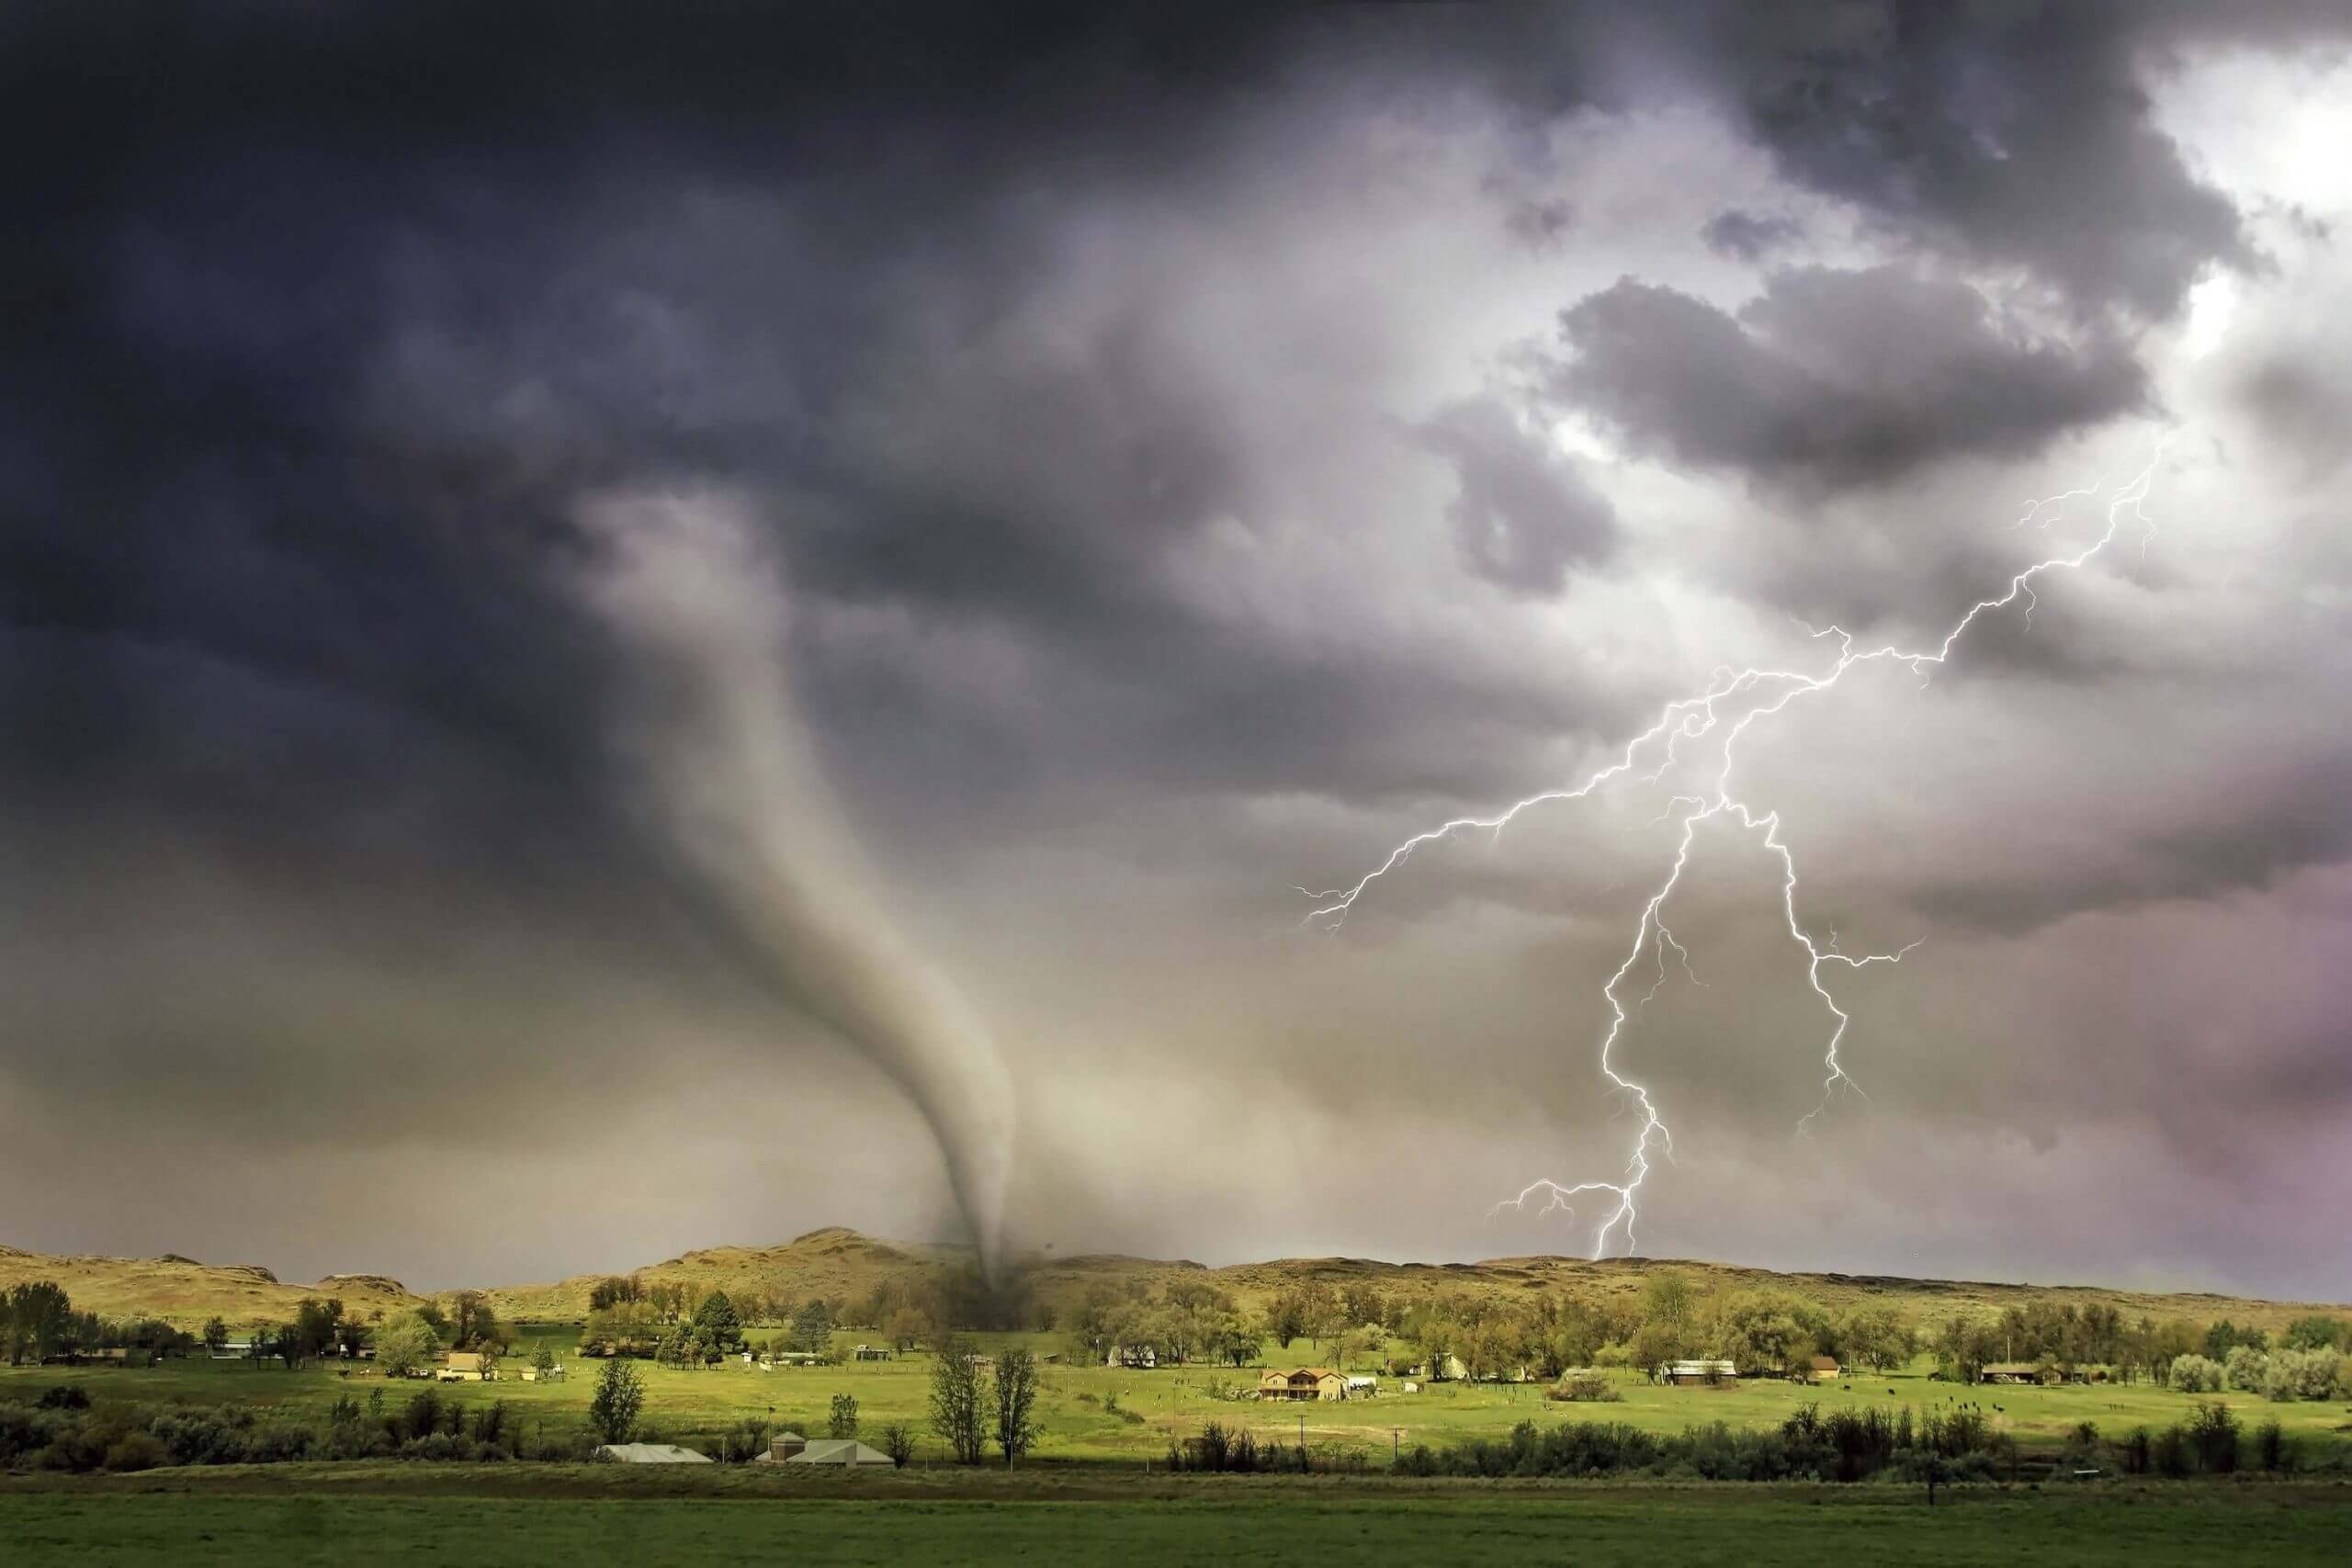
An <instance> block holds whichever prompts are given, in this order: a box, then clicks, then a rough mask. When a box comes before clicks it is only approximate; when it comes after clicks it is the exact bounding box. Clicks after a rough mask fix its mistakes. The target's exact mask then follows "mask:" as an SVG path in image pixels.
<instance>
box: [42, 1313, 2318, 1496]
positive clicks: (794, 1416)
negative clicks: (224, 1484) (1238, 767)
mask: <svg viewBox="0 0 2352 1568" xmlns="http://www.w3.org/2000/svg"><path fill="white" fill-rule="evenodd" d="M574 1337H575V1336H574V1333H573V1331H572V1329H571V1327H570V1326H569V1325H560V1326H559V1325H522V1327H521V1328H520V1329H519V1330H518V1339H517V1344H516V1347H515V1351H514V1353H513V1354H511V1355H510V1356H509V1357H508V1359H507V1361H506V1366H507V1369H508V1371H509V1374H510V1375H509V1376H508V1377H506V1378H504V1379H502V1380H501V1381H500V1382H496V1383H492V1384H488V1385H483V1384H473V1383H467V1384H454V1385H453V1384H436V1385H433V1386H435V1387H437V1388H438V1389H439V1391H440V1392H441V1393H444V1394H445V1395H447V1396H451V1397H454V1398H457V1399H458V1400H460V1401H463V1402H465V1403H468V1404H473V1403H487V1402H488V1401H490V1400H492V1399H501V1400H504V1401H506V1402H507V1404H508V1405H509V1406H510V1407H511V1408H512V1410H513V1411H514V1412H515V1414H516V1415H517V1416H519V1417H520V1418H521V1420H522V1423H523V1427H524V1430H525V1431H526V1432H527V1433H531V1434H533V1435H535V1436H546V1437H550V1438H553V1437H561V1436H566V1435H569V1434H571V1433H573V1432H576V1431H579V1430H581V1429H582V1428H584V1427H585V1424H586V1416H587V1408H588V1401H589V1398H590V1396H591V1394H592V1393H594V1386H595V1379H596V1373H597V1370H598V1366H599V1363H597V1362H595V1361H593V1360H588V1359H583V1358H581V1357H577V1356H575V1355H573V1354H572V1353H571V1347H572V1344H573V1342H574ZM858 1337H859V1336H857V1335H855V1334H852V1333H845V1334H843V1335H842V1336H841V1337H840V1344H839V1347H838V1348H841V1349H842V1350H844V1351H846V1349H847V1348H848V1347H849V1346H850V1345H852V1344H854V1343H855V1342H856V1341H857V1339H858ZM541 1338H544V1339H546V1340H547V1342H548V1345H549V1347H550V1348H553V1349H554V1350H555V1351H556V1352H557V1354H558V1356H559V1357H560V1359H561V1360H562V1361H563V1362H564V1364H565V1367H566V1368H567V1371H568V1373H569V1377H568V1381H566V1382H561V1383H537V1382H521V1381H520V1380H519V1378H517V1377H515V1376H513V1375H512V1374H513V1373H514V1372H516V1371H519V1370H520V1369H521V1368H522V1367H523V1366H524V1365H526V1363H527V1361H528V1359H529V1355H530V1350H531V1348H532V1346H533V1345H534V1344H535V1343H536V1342H537V1341H538V1340H539V1339H541ZM1023 1342H1026V1343H1029V1344H1031V1345H1032V1347H1033V1348H1036V1349H1037V1350H1039V1351H1040V1352H1041V1353H1042V1352H1044V1351H1046V1350H1057V1349H1060V1348H1063V1344H1064V1342H1063V1341H1061V1340H1058V1339H1056V1338H1053V1337H1035V1338H1034V1339H1024V1337H1021V1336H980V1337H978V1343H979V1345H980V1348H983V1349H986V1350H1000V1349H1002V1348H1006V1347H1008V1346H1010V1345H1012V1344H1017V1343H1023ZM1268 1359H1269V1360H1270V1362H1271V1363H1272V1364H1274V1365H1295V1364H1311V1363H1314V1362H1315V1361H1316V1360H1317V1353H1316V1350H1315V1348H1314V1347H1313V1346H1311V1345H1309V1344H1307V1343H1306V1342H1304V1341H1302V1342H1300V1343H1299V1344H1297V1345H1295V1346H1294V1347H1293V1348H1292V1349H1291V1351H1290V1352H1288V1353H1283V1352H1282V1351H1281V1350H1279V1349H1278V1348H1275V1347H1272V1346H1270V1347H1268ZM635 1365H636V1367H637V1370H638V1373H639V1377H640V1378H641V1379H643V1381H644V1383H645V1389H646V1400H645V1411H644V1416H643V1425H644V1426H645V1427H647V1428H648V1429H649V1430H650V1432H651V1433H652V1434H654V1435H657V1436H658V1437H660V1438H662V1439H663V1440H667V1441H673V1442H685V1443H689V1444H698V1443H701V1442H704V1441H707V1440H708V1439H709V1438H712V1437H714V1436H715V1435H716V1434H718V1433H720V1432H723V1431H725V1430H727V1429H728V1428H729V1427H733V1426H735V1425H737V1424H738V1423H740V1422H741V1421H743V1420H745V1419H747V1418H758V1419H761V1420H767V1421H771V1422H773V1423H775V1424H776V1425H779V1426H787V1427H797V1428H798V1429H800V1430H802V1431H804V1432H807V1433H810V1434H812V1435H813V1434H821V1433H822V1431H823V1430H824V1427H825V1423H826V1419H827V1416H828V1412H829V1411H830V1409H831V1403H832V1399H833V1396H834V1395H835V1394H837V1393H849V1394H852V1395H854V1396H855V1398H856V1400H857V1404H858V1420H859V1429H860V1432H861V1433H862V1434H864V1435H865V1436H867V1437H868V1438H871V1437H872V1436H873V1435H874V1434H876V1433H878V1432H879V1431H880V1430H881V1428H882V1427H885V1426H888V1425H889V1424H891V1423H893V1422H902V1423H905V1424H906V1425H907V1426H909V1427H912V1428H913V1429H914V1430H915V1432H916V1434H917V1455H918V1460H919V1461H922V1460H926V1459H936V1458H938V1457H939V1455H940V1450H939V1448H938V1445H937V1443H936V1441H935V1440H934V1439H933V1438H932V1436H931V1434H930V1432H929V1431H928V1429H927V1426H926V1422H927V1418H928V1400H929V1393H930V1373H931V1359H930V1358H929V1357H928V1356H925V1355H922V1354H920V1353H917V1354H913V1355H908V1356H903V1357H900V1358H899V1359H894V1360H889V1361H879V1362H855V1361H846V1362H843V1363H842V1364H841V1365H837V1366H829V1367H808V1368H787V1367H778V1368H777V1369H776V1370H775V1371H772V1372H763V1371H760V1370H759V1369H758V1368H757V1367H756V1366H751V1367H746V1366H744V1365H742V1364H741V1363H740V1362H738V1361H728V1362H725V1363H722V1364H721V1365H719V1366H717V1367H709V1368H701V1369H696V1370H694V1371H677V1370H673V1369H671V1368H666V1367H662V1366H657V1365H655V1364H653V1363H651V1362H649V1361H639V1362H637V1363H635ZM1257 1377H1258V1370H1257V1369H1256V1368H1240V1369H1233V1368H1225V1369H1215V1368H1208V1367H1197V1366H1195V1367H1180V1368H1168V1369H1161V1370H1158V1371H1128V1370H1122V1369H1114V1368H1105V1367H1098V1366H1078V1365H1067V1364H1054V1365H1048V1366H1046V1367H1045V1368H1044V1369H1043V1370H1042V1389H1041V1397H1040V1402H1039V1414H1040V1416H1041V1417H1042V1419H1043V1423H1044V1434H1043V1437H1042V1438H1041V1439H1040V1441H1039V1443H1038V1445H1037V1450H1036V1457H1037V1458H1039V1459H1041V1460H1074V1461H1131V1462H1140V1461H1158V1460H1159V1458H1160V1457H1161V1456H1163V1455H1164V1454H1165V1453H1166V1452H1167V1450H1168V1444H1169V1439H1170V1437H1171V1436H1174V1437H1179V1438H1181V1437H1185V1436H1189V1435H1191V1434H1193V1433H1194V1432H1197V1431H1198V1430H1199V1429H1200V1427H1201V1425H1202V1423H1204V1421H1209V1420H1216V1421H1220V1422H1223V1423H1225V1424H1226V1425H1227V1426H1228V1427H1243V1428H1247V1429H1249V1430H1250V1431H1252V1432H1254V1433H1256V1434H1257V1435H1258V1436H1259V1438H1261V1440H1273V1441H1282V1442H1295V1441H1297V1440H1298V1439H1299V1438H1300V1437H1301V1436H1302V1434H1303V1435H1304V1437H1305V1438H1306V1441H1307V1442H1308V1443H1309V1444H1310V1445H1312V1446H1315V1447H1317V1448H1318V1449H1321V1448H1333V1447H1336V1448H1339V1449H1342V1450H1344V1449H1356V1450H1362V1451H1363V1453H1364V1454H1365V1456H1366V1457H1367V1458H1368V1459H1370V1460H1371V1461H1374V1463H1380V1462H1385V1461H1386V1460H1387V1458H1388V1457H1389V1454H1390V1453H1391V1451H1392V1450H1394V1449H1396V1448H1397V1447H1399V1446H1410V1445H1412V1444H1415V1443H1427V1444H1429V1445H1430V1447H1432V1448H1442V1447H1444V1446H1445V1445H1447V1444H1449V1443H1453V1442H1456V1441H1459V1440H1460V1439H1462V1438H1468V1437H1474V1436H1476V1437H1496V1436H1499V1435H1501V1434H1503V1433H1505V1432H1507V1431H1509V1430H1510V1427H1512V1425H1514V1424H1515V1423H1517V1422H1519V1421H1521V1420H1531V1419H1532V1420H1535V1421H1538V1422H1543V1423H1547V1424H1548V1423H1551V1422H1556V1421H1565V1420H1578V1421H1622V1422H1625V1423H1628V1424H1630V1425H1633V1426H1636V1427H1643V1428H1645V1429H1646V1430H1650V1431H1656V1432H1676V1431H1679V1430H1680V1429H1682V1428H1683V1427H1688V1426H1693V1425H1700V1424H1704V1423H1708V1422H1713V1421H1724V1422H1727V1423H1729V1424H1730V1425H1732V1426H1734V1427H1771V1426H1776V1425H1778V1424H1779V1423H1780V1422H1781V1421H1782V1420H1783V1419H1785V1418H1786V1417H1787V1416H1788V1415H1789V1414H1790V1413H1791V1412H1792V1411H1793V1410H1795V1409H1796V1408H1797V1407H1798V1406H1799V1405H1801V1404H1806V1403H1808V1402H1816V1403H1818V1404H1820V1405H1821V1406H1822V1408H1823V1410H1824V1411H1825V1412H1826V1411H1830V1410H1835V1409H1838V1408H1841V1407H1850V1408H1860V1407H1863V1406H1870V1405H1876V1406H1879V1407H1882V1408H1885V1409H1888V1410H1890V1411H1891V1410H1893V1409H1894V1408H1895V1407H1897V1406H1900V1405H1904V1404H1908V1405H1910V1406H1912V1408H1913V1409H1914V1410H1915V1411H1917V1412H1920V1413H1925V1412H1926V1411H1928V1410H1930V1409H1939V1408H1949V1407H1951V1406H1952V1405H1954V1404H1965V1403H1973V1404H1976V1405H1977V1406H1979V1407H1980V1408H1981V1409H1982V1410H1983V1411H1984V1412H1985V1415H1986V1416H1987V1417H1988V1418H1989V1419H1990V1420H1991V1421H1992V1422H1993V1424H1994V1426H1995V1427H1996V1429H1997V1430H2002V1431H2007V1432H2009V1433H2011V1434H2013V1435H2014V1436H2015V1437H2016V1438H2017V1440H2018V1443H2019V1444H2020V1445H2021V1446H2022V1447H2024V1448H2026V1449H2028V1450H2034V1449H2043V1450H2048V1449H2055V1448H2058V1447H2060V1446H2061V1445H2062V1444H2063V1443H2064V1441H2065V1439H2066V1438H2067V1437H2068V1436H2069V1434H2070V1433H2071V1432H2072V1431H2073V1430H2074V1428H2075V1426H2076V1425H2077V1424H2078V1423H2080V1422H2084V1421H2088V1422H2092V1423H2094V1424H2095V1425H2096V1426H2097V1427H2098V1429H2099V1432H2100V1434H2101V1435H2102V1436H2103V1437H2108V1438H2115V1437H2120V1436H2121V1435H2123V1434H2124V1433H2127V1432H2129V1431H2130V1430H2131V1428H2132V1427H2141V1426H2145V1427H2149V1428H2150V1429H2152V1430H2154V1429H2156V1428H2161V1427H2167V1426H2170V1425H2172V1424H2173V1423H2174V1422H2176V1421H2181V1420H2185V1419H2187V1417H2188V1415H2189V1413H2190V1411H2191V1410H2192V1408H2193V1407H2194V1405H2195V1404H2196V1403H2197V1401H2196V1400H2195V1399H2194V1398H2193V1397H2192V1396H2190V1395H2187V1394H2181V1393H2170V1392H2168V1391H2165V1390H2163V1389H2159V1388H2154V1387H2152V1386H2148V1385H2144V1384H2139V1385H2130V1386H2126V1385H2121V1384H2086V1385H2070V1386H2064V1387H2053V1388H2038V1387H2018V1386H1993V1387H1983V1388H1963V1387H1959V1386H1956V1385H1953V1384H1951V1383H1945V1382H1936V1381H1934V1380H1932V1379H1930V1378H1928V1377H1927V1376H1926V1375H1924V1369H1922V1370H1918V1371H1910V1372H1905V1373H1899V1374H1885V1373H1882V1374H1879V1375H1877V1376H1873V1377H1863V1376H1855V1377H1850V1378H1847V1379H1844V1380H1842V1381H1841V1382H1833V1383H1826V1384H1821V1385H1817V1386H1815V1387H1811V1388H1803V1387H1797V1386H1794V1385H1792V1384H1788V1383H1783V1382H1758V1381H1747V1382H1741V1383H1739V1384H1737V1385H1736V1386H1735V1387H1728V1388H1722V1389H1708V1388H1657V1387H1653V1386H1651V1385H1650V1384H1649V1383H1647V1382H1644V1381H1642V1380H1640V1379H1638V1378H1635V1377H1632V1376H1630V1375H1626V1374H1612V1380H1611V1386H1612V1387H1613V1388H1615V1389H1616V1391H1617V1392H1618V1393H1620V1394H1621V1395H1622V1396H1623V1397H1622V1398H1621V1399H1619V1400H1616V1401H1611V1402H1605V1403H1591V1404H1586V1403H1579V1404H1557V1403H1554V1402H1552V1401H1550V1400H1547V1399H1546V1398H1545V1397H1544V1390H1543V1388H1542V1387H1541V1386H1540V1385H1532V1384H1527V1385H1514V1384H1494V1383H1476V1384H1468V1383H1424V1384H1423V1385H1422V1386H1421V1391H1420V1392H1419V1393H1411V1394H1408V1393H1404V1392H1403V1388H1402V1380H1399V1379H1396V1378H1389V1377H1383V1378H1382V1379H1381V1393H1380V1394H1379V1395H1378V1396H1377V1397H1375V1398H1372V1399H1353V1400H1347V1401H1342V1402H1339V1403H1333V1404H1261V1403H1260V1402H1258V1401H1257V1400H1256V1399H1254V1398H1251V1397H1249V1395H1250V1392H1251V1391H1252V1390H1254V1388H1255V1386H1256V1382H1257ZM61 1382H70V1383H78V1384H80V1385H82V1386H84V1387H85V1388H86V1389H87V1390H88V1391H89V1393H90V1394H91V1396H92V1397H93V1398H94V1399H99V1400H108V1401H123V1402H130V1403H144V1404H164V1403H193V1404H220V1403H225V1402H235V1403H239V1404H261V1405H274V1406H278V1407H281V1408H282V1409H284V1411H285V1412H286V1413H287V1415H288V1416H290V1417H292V1418H294V1419H297V1420H301V1421H306V1422H310V1423H312V1424H316V1425H323V1424H324V1421H325V1417H326V1414H327V1411H328V1408H329V1407H330V1406H331V1405H333V1404H334V1402H335V1400H336V1399H337V1398H338V1397H339V1396H341V1395H343V1394H345V1393H349V1394H351V1395H353V1396H354V1397H356V1398H357V1399H359V1400H360V1401H362V1402H363V1403H365V1402H366V1401H367V1399H368V1395H369V1393H371V1392H373V1391H375V1390H378V1389H381V1390H382V1391H383V1393H384V1398H385V1401H386V1404H387V1406H388V1407H397V1405H398V1404H401V1403H404V1402H405V1401H406V1400H407V1399H409V1398H410V1397H411V1396H412V1395H413V1394H414V1393H416V1392H417V1391H418V1390H419V1389H420V1388H422V1387H424V1386H426V1385H425V1384H424V1383H422V1382H412V1381H408V1380H401V1379H389V1380H388V1379H382V1378H379V1377H377V1376H375V1375H374V1372H373V1371H372V1369H370V1368H368V1365H367V1364H366V1363H356V1364H353V1363H344V1362H335V1361H327V1362H322V1363H320V1364H317V1365H314V1366H311V1367H308V1368H305V1369H303V1370H302V1371H291V1372H289V1371H284V1370H283V1369H282V1368H280V1367H279V1366H278V1365H277V1363H275V1362H271V1363H266V1364H254V1363H251V1362H244V1361H212V1360H208V1359H201V1358H191V1359H187V1360H172V1361H166V1362H164V1364H163V1365H161V1366H158V1367H154V1368H148V1369H124V1368H96V1367H92V1368H78V1369H70V1368H60V1367H22V1368H0V1399H6V1398H12V1397H14V1398H30V1397H32V1396H33V1394H34V1393H36V1392H37V1391H38V1390H40V1389H42V1388H46V1387H48V1386H50V1385H51V1384H55V1383H61ZM2220 1397H2222V1399H2223V1400H2224V1402H2225V1403H2227V1404H2230V1405H2231V1407H2232V1408H2233V1410H2234V1411H2235V1412H2236V1413H2237V1415H2238V1416H2239V1418H2240V1420H2241V1421H2243V1422H2244V1423H2245V1425H2246V1426H2247V1427H2253V1426H2255V1425H2257V1424H2259V1423H2260V1422H2262V1421H2265V1420H2267V1419H2270V1418H2273V1417H2276V1418H2277V1419H2278V1421H2279V1423H2280V1424H2281V1425H2282V1426H2283V1427H2285V1428H2286V1429H2287V1431H2288V1432H2289V1433H2290V1435H2291V1436H2293V1437H2295V1438H2299V1439H2304V1440H2307V1441H2308V1440H2311V1439H2318V1440H2320V1441H2322V1442H2328V1443H2335V1442H2342V1441H2345V1440H2346V1439H2347V1438H2352V1406H2346V1404H2341V1403H2328V1404H2308V1403H2305V1404H2270V1403H2268V1402H2267V1401H2265V1400H2262V1399H2260V1398H2258V1397H2256V1396H2255V1395H2252V1394H2245V1393H2232V1394H2226V1395H2222V1396H2220Z"/></svg>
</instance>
